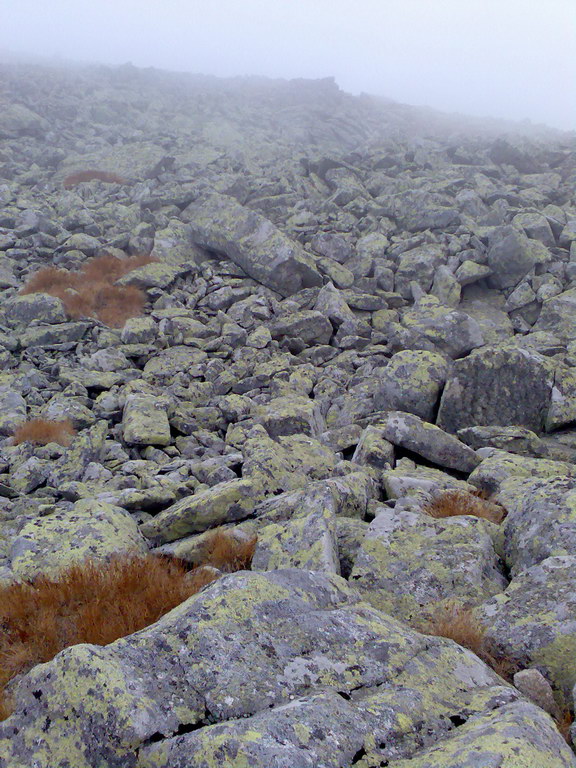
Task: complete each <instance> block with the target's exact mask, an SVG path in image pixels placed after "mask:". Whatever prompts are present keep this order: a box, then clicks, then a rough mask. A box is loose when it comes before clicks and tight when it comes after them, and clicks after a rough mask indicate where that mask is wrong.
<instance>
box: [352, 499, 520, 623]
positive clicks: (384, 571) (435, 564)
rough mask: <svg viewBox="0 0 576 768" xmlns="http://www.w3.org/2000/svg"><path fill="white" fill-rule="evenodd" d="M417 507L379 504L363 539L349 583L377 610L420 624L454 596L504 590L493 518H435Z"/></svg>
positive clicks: (469, 597)
mask: <svg viewBox="0 0 576 768" xmlns="http://www.w3.org/2000/svg"><path fill="white" fill-rule="evenodd" d="M414 504H415V506H414V509H413V510H412V509H398V504H397V506H396V508H395V509H390V508H389V507H384V506H380V507H378V512H377V515H376V518H375V519H374V520H373V521H372V523H370V527H369V528H368V530H367V532H366V536H365V538H364V539H363V541H362V543H361V545H360V548H359V550H358V554H357V556H356V560H355V562H354V567H353V569H352V573H351V574H350V583H351V584H353V585H354V586H355V587H357V588H358V589H359V590H360V592H361V594H362V595H363V597H364V599H365V600H367V601H368V602H369V603H370V604H371V605H373V606H374V607H375V608H378V610H381V611H383V612H384V613H388V614H390V615H392V616H394V617H395V618H398V619H402V620H403V621H408V622H411V623H413V624H415V625H416V626H425V622H426V620H427V619H429V618H430V617H431V616H432V615H434V613H435V612H436V611H438V610H440V609H442V607H443V606H448V605H450V604H451V603H452V602H453V601H454V600H459V601H462V602H464V603H471V604H478V603H480V602H482V601H483V600H485V599H486V598H487V597H488V596H491V595H494V594H496V593H498V592H501V591H502V590H503V589H504V587H505V586H506V580H505V578H504V576H503V574H502V573H501V572H500V570H499V568H498V557H497V555H496V553H495V552H494V547H493V544H492V537H491V535H490V532H489V525H490V524H489V523H486V521H485V520H480V519H479V518H474V517H470V516H461V517H460V516H459V517H450V518H444V519H441V520H436V519H434V518H433V517H430V516H429V515H427V514H425V513H424V512H421V511H418V508H419V507H420V508H421V504H422V502H418V501H416V499H415V500H414Z"/></svg>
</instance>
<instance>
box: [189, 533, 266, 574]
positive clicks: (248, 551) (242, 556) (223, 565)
mask: <svg viewBox="0 0 576 768" xmlns="http://www.w3.org/2000/svg"><path fill="white" fill-rule="evenodd" d="M257 540H258V537H257V536H256V535H253V536H250V537H249V538H248V539H245V540H244V541H242V540H240V539H237V538H236V537H235V536H234V535H233V534H231V533H228V532H227V531H224V530H219V531H215V532H214V533H212V534H211V535H210V536H209V537H208V539H207V540H206V542H205V544H204V546H203V548H202V562H203V563H204V564H205V565H211V566H212V567H214V568H218V570H220V571H224V572H225V573H232V572H233V571H243V570H247V569H248V568H249V567H250V564H251V563H252V558H253V557H254V550H255V549H256V541H257Z"/></svg>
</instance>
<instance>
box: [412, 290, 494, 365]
mask: <svg viewBox="0 0 576 768" xmlns="http://www.w3.org/2000/svg"><path fill="white" fill-rule="evenodd" d="M402 324H403V325H404V326H405V327H406V328H408V329H410V331H412V333H414V334H416V336H417V337H420V338H421V339H422V340H423V341H425V342H428V344H431V345H433V347H432V348H433V349H436V350H438V351H439V352H442V353H443V354H445V355H448V357H452V358H458V357H462V355H465V354H467V353H468V352H470V351H471V350H473V349H476V348H477V347H481V346H482V345H483V344H484V338H483V336H482V331H481V329H480V326H479V325H478V323H477V322H476V320H475V319H474V318H473V317H470V315H467V314H466V313H465V312H461V311H457V310H454V309H452V308H451V307H447V306H445V305H443V304H440V302H439V301H438V299H437V298H436V297H435V296H424V297H422V298H421V299H419V300H418V301H417V302H416V303H415V304H414V307H413V308H412V309H409V310H408V311H406V312H404V313H403V315H402Z"/></svg>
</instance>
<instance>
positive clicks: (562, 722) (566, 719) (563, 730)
mask: <svg viewBox="0 0 576 768" xmlns="http://www.w3.org/2000/svg"><path fill="white" fill-rule="evenodd" d="M554 722H555V723H556V727H557V728H558V730H559V731H560V735H561V736H562V738H563V739H564V741H565V742H566V743H567V744H568V746H570V747H571V746H572V744H573V742H572V736H571V735H570V727H571V725H572V723H573V722H574V713H573V712H571V711H570V710H569V709H566V710H565V711H564V712H563V713H562V715H561V716H560V717H559V718H558V719H554Z"/></svg>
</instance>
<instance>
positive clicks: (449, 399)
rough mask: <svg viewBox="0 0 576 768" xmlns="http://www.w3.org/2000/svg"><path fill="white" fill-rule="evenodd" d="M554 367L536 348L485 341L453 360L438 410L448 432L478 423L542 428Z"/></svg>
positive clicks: (440, 419)
mask: <svg viewBox="0 0 576 768" xmlns="http://www.w3.org/2000/svg"><path fill="white" fill-rule="evenodd" d="M552 383H553V367H552V365H551V363H550V361H549V360H548V359H546V358H545V357H543V356H542V355H540V354H538V353H537V352H534V351H530V350H527V349H518V348H517V347H503V346H486V347H483V348H482V349H478V350H475V351H474V352H472V353H471V354H470V355H469V356H468V357H466V358H465V359H463V360H457V361H456V362H455V363H454V368H453V372H452V375H451V376H450V377H449V378H448V381H447V383H446V387H445V388H444V392H443V393H442V398H441V400H440V409H439V412H438V419H437V422H436V423H437V424H438V426H439V427H441V428H442V429H445V430H446V431H448V432H457V431H458V430H459V429H464V428H465V427H474V426H492V425H498V426H519V427H526V428H527V429H531V430H533V431H535V432H538V431H540V430H541V429H542V428H543V426H544V422H545V419H546V412H547V409H548V406H549V404H550V397H551V393H552Z"/></svg>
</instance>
